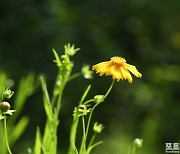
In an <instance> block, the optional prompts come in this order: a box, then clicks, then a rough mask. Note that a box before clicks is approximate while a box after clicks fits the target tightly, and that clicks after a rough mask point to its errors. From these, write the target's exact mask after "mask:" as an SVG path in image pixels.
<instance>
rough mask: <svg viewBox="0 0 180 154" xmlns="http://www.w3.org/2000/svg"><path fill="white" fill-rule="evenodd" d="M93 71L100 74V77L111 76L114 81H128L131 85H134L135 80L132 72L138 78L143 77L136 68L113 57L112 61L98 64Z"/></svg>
mask: <svg viewBox="0 0 180 154" xmlns="http://www.w3.org/2000/svg"><path fill="white" fill-rule="evenodd" d="M92 69H93V70H95V71H96V72H97V73H99V75H100V76H102V75H104V74H105V75H111V76H112V78H113V79H114V80H115V79H116V80H117V81H119V80H120V79H122V80H123V79H125V80H126V79H127V80H128V82H129V83H132V80H133V79H132V76H131V74H130V72H131V73H132V74H134V75H135V76H136V77H138V78H141V77H142V74H141V73H139V72H138V70H137V69H136V67H135V66H133V65H130V64H127V63H126V60H125V59H124V58H122V57H112V58H111V59H110V61H106V62H101V63H98V64H96V65H94V66H93V67H92ZM129 71H130V72H129Z"/></svg>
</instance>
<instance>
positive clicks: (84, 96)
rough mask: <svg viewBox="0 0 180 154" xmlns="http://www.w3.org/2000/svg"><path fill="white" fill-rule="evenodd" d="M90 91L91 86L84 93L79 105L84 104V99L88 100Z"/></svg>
mask: <svg viewBox="0 0 180 154" xmlns="http://www.w3.org/2000/svg"><path fill="white" fill-rule="evenodd" d="M90 89H91V85H89V86H88V87H87V88H86V90H85V92H84V93H83V95H82V97H81V100H80V102H79V105H81V104H82V102H83V101H84V99H85V98H86V96H87V94H88V92H89V90H90Z"/></svg>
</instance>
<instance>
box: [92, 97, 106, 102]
mask: <svg viewBox="0 0 180 154" xmlns="http://www.w3.org/2000/svg"><path fill="white" fill-rule="evenodd" d="M103 101H104V95H96V96H94V102H95V103H101V102H103Z"/></svg>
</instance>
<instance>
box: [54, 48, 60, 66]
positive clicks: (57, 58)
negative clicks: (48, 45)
mask: <svg viewBox="0 0 180 154" xmlns="http://www.w3.org/2000/svg"><path fill="white" fill-rule="evenodd" d="M53 53H54V57H55V58H56V60H54V62H56V63H57V66H58V67H59V66H61V60H60V58H59V55H58V54H57V52H56V50H55V49H53Z"/></svg>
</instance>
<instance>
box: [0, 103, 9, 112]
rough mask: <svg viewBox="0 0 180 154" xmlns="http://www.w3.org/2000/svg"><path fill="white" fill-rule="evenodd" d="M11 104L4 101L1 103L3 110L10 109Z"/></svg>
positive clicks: (0, 106) (0, 108)
mask: <svg viewBox="0 0 180 154" xmlns="http://www.w3.org/2000/svg"><path fill="white" fill-rule="evenodd" d="M10 107H11V106H10V104H9V103H8V102H2V103H1V104H0V110H1V111H2V112H7V111H8V110H9V109H10Z"/></svg>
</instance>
